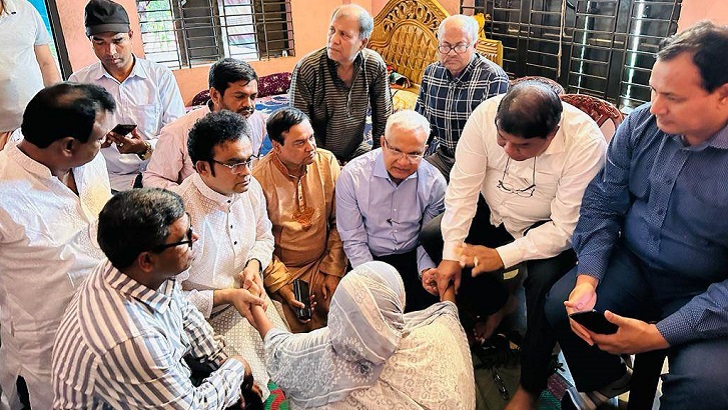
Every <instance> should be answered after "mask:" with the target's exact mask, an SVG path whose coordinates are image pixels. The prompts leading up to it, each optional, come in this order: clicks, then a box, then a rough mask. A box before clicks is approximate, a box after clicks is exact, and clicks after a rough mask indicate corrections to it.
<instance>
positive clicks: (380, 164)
mask: <svg viewBox="0 0 728 410" xmlns="http://www.w3.org/2000/svg"><path fill="white" fill-rule="evenodd" d="M383 149H384V148H381V147H380V148H377V149H375V150H373V151H372V152H376V154H375V155H376V158H375V159H374V170H373V172H372V175H374V176H375V177H377V178H384V179H388V180H389V181H391V182H392V183H394V181H392V177H391V176H390V175H389V172H387V168H386V167H385V166H384V154H383V152H382V150H383ZM377 151H379V152H377ZM419 172H420V168H419V167H417V171H415V172H413V173H412V175H410V176H408V177H407V178H405V179H404V180H403V181H402V182H404V181H407V180H410V179H416V178H417V174H418V173H419Z"/></svg>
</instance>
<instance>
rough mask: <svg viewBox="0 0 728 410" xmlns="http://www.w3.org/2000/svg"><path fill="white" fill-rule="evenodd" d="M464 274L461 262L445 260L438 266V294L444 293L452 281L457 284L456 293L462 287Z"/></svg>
mask: <svg viewBox="0 0 728 410" xmlns="http://www.w3.org/2000/svg"><path fill="white" fill-rule="evenodd" d="M461 275H462V268H461V267H460V262H457V261H449V260H443V261H442V262H440V265H438V267H437V274H436V280H437V293H436V294H435V295H436V296H437V295H444V294H445V291H447V288H448V286H450V282H452V283H454V285H455V293H457V290H458V289H459V288H460V277H461Z"/></svg>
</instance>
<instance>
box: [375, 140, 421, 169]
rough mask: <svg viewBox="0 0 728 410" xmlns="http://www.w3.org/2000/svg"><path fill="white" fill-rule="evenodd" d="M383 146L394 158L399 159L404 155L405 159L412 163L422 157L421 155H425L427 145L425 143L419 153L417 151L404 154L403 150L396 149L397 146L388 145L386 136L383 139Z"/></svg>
mask: <svg viewBox="0 0 728 410" xmlns="http://www.w3.org/2000/svg"><path fill="white" fill-rule="evenodd" d="M384 147H385V148H387V149H388V150H389V152H391V153H392V156H393V157H394V158H395V159H397V160H399V159H400V158H402V157H405V156H406V157H407V160H408V161H409V162H412V163H414V162H418V161H420V160H421V159H422V157H423V156H424V155H425V151H427V145H425V149H424V150H422V152H421V153H420V152H418V153H410V154H405V153H404V152H402V151H400V150H398V149H397V148H394V147H393V146H391V145H389V142H387V139H386V138H385V139H384Z"/></svg>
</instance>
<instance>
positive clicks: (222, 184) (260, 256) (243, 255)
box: [177, 111, 286, 398]
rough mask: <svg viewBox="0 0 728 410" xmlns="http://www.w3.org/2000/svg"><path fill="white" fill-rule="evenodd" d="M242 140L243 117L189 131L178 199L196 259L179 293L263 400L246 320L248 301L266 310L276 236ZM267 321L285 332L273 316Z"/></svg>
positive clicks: (207, 121) (258, 358)
mask: <svg viewBox="0 0 728 410" xmlns="http://www.w3.org/2000/svg"><path fill="white" fill-rule="evenodd" d="M247 132H248V126H247V123H246V121H245V120H244V119H243V117H241V116H240V115H238V114H235V113H233V112H230V111H220V112H215V113H211V114H209V115H207V116H205V117H204V118H202V119H200V120H199V121H197V123H196V124H195V125H194V126H193V127H192V129H191V130H190V136H189V155H190V159H191V160H192V162H193V163H194V164H195V170H196V171H197V172H196V173H195V174H193V175H192V176H190V177H189V178H187V179H186V180H185V181H184V182H182V184H181V185H180V186H179V187H178V189H177V192H179V194H180V195H181V196H182V199H184V201H185V207H186V208H187V212H188V213H189V215H190V218H191V221H192V224H193V225H194V226H195V227H197V234H198V235H199V240H198V242H197V248H198V249H199V252H198V253H197V257H196V258H195V260H194V262H192V265H191V266H190V269H189V275H188V276H187V277H186V278H185V279H184V281H183V282H182V287H183V288H184V290H185V291H186V292H187V297H188V299H189V300H190V301H191V302H192V304H194V305H195V306H197V308H198V309H199V310H200V311H201V312H202V314H203V315H204V316H205V317H206V318H208V319H209V321H210V324H211V325H212V327H213V329H215V331H216V332H217V333H219V334H221V335H222V336H224V337H225V340H226V342H227V343H228V344H229V345H230V346H232V347H233V348H234V349H235V350H237V351H238V352H240V354H242V355H243V356H245V358H246V359H247V360H248V362H249V363H250V366H251V368H252V371H253V375H254V377H255V380H256V383H258V387H259V388H260V389H261V390H262V392H263V397H264V398H267V396H268V394H269V393H268V380H269V379H268V373H267V372H266V370H265V353H264V350H263V341H262V340H261V339H260V336H259V335H258V333H257V332H256V330H255V329H254V328H253V327H252V326H251V325H250V323H248V321H247V320H245V319H244V317H246V316H248V317H249V315H250V311H249V309H248V304H249V303H250V301H254V302H256V303H258V304H267V305H270V304H271V301H270V298H268V295H266V293H265V290H264V288H263V279H262V278H263V277H262V274H261V272H262V271H263V269H264V268H265V267H266V266H268V264H269V263H270V261H271V258H272V257H273V233H272V232H271V222H270V220H269V219H268V213H267V212H266V207H265V197H264V196H263V191H262V189H261V187H260V184H258V181H256V180H255V179H254V178H253V177H252V175H251V170H250V162H251V161H252V160H253V150H252V148H251V146H250V145H251V144H250V139H249V138H248V136H247ZM267 313H268V316H269V318H270V319H271V321H272V322H273V323H275V324H276V325H277V326H278V327H280V328H281V329H286V326H285V324H284V323H283V321H282V319H281V317H280V316H279V315H278V312H277V311H276V309H274V308H273V307H269V308H268V309H267Z"/></svg>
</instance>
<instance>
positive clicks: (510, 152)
mask: <svg viewBox="0 0 728 410" xmlns="http://www.w3.org/2000/svg"><path fill="white" fill-rule="evenodd" d="M502 147H503V151H505V153H506V155H508V156H509V157H511V158H513V157H514V155H516V153H517V151H516V149H515V148H513V145H511V144H509V143H507V142H506V143H505V144H503V145H502Z"/></svg>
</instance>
